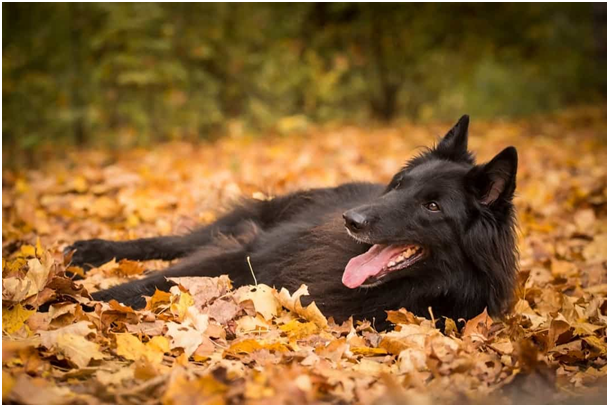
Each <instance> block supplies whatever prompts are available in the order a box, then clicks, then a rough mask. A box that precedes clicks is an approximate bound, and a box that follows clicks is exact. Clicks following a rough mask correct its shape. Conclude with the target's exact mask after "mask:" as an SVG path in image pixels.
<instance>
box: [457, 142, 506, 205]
mask: <svg viewBox="0 0 609 407" xmlns="http://www.w3.org/2000/svg"><path fill="white" fill-rule="evenodd" d="M517 170H518V153H517V151H516V149H515V148H514V147H508V148H506V149H504V150H503V151H502V152H500V153H499V154H497V155H496V156H495V157H494V158H493V159H492V160H491V161H489V162H488V163H486V164H483V165H478V166H476V167H474V168H472V169H471V170H470V172H469V173H468V174H467V181H468V182H467V184H468V186H469V187H470V188H471V189H472V190H473V192H474V194H475V195H476V197H477V198H478V201H479V202H480V203H481V204H482V205H485V206H492V205H493V204H494V203H495V202H497V201H501V200H505V201H511V200H512V198H513V196H514V190H515V189H516V172H517Z"/></svg>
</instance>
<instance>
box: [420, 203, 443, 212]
mask: <svg viewBox="0 0 609 407" xmlns="http://www.w3.org/2000/svg"><path fill="white" fill-rule="evenodd" d="M423 206H425V208H427V210H430V211H432V212H439V211H440V205H438V204H437V203H435V202H427V203H426V204H425V205H423Z"/></svg>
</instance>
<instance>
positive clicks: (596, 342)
mask: <svg viewBox="0 0 609 407" xmlns="http://www.w3.org/2000/svg"><path fill="white" fill-rule="evenodd" d="M583 339H584V341H586V343H587V344H588V345H590V346H592V347H593V348H596V349H598V350H600V351H601V353H602V354H603V355H606V354H607V342H605V341H604V340H602V339H601V338H599V337H598V336H586V337H585V338H583Z"/></svg>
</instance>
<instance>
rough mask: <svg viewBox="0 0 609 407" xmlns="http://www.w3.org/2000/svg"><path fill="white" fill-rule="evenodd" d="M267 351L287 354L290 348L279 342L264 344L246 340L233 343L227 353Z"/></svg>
mask: <svg viewBox="0 0 609 407" xmlns="http://www.w3.org/2000/svg"><path fill="white" fill-rule="evenodd" d="M261 349H266V350H269V351H271V352H287V351H289V349H288V347H287V346H286V345H284V344H282V343H279V342H273V343H264V342H262V341H258V340H255V339H246V340H244V341H241V342H237V343H233V344H232V345H231V346H230V348H228V349H227V350H226V351H225V354H228V355H238V354H243V353H245V354H249V353H251V352H254V351H256V350H261Z"/></svg>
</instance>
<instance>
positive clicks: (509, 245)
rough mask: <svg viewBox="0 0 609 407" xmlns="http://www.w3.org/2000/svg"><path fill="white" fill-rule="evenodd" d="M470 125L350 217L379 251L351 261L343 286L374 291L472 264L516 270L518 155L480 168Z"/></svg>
mask: <svg viewBox="0 0 609 407" xmlns="http://www.w3.org/2000/svg"><path fill="white" fill-rule="evenodd" d="M468 125H469V117H468V116H463V117H462V118H461V119H460V120H459V121H458V122H457V124H456V125H455V126H454V127H453V128H452V129H451V130H450V131H449V132H448V133H447V134H446V136H444V138H443V139H442V140H441V141H440V142H439V143H438V145H437V146H435V147H434V148H432V149H429V150H426V151H425V152H424V153H423V154H421V155H419V156H417V157H415V158H414V159H412V160H411V161H409V162H408V163H407V164H406V166H405V167H404V168H402V169H401V170H400V171H399V172H398V173H397V174H396V175H395V176H394V177H393V179H392V180H391V182H390V183H389V185H388V186H387V188H386V190H385V192H384V193H383V195H381V196H380V197H378V198H377V199H375V200H374V201H372V202H369V203H368V204H366V205H363V206H359V207H356V208H353V209H351V210H349V211H347V212H345V213H344V214H343V217H344V219H345V227H346V229H347V232H348V233H349V234H350V235H351V236H352V237H353V238H355V239H356V240H358V241H360V242H363V243H367V244H370V245H372V246H371V247H370V249H369V250H368V251H367V252H365V253H364V254H362V255H360V256H357V257H354V258H352V259H351V261H350V262H349V264H348V265H347V267H346V268H345V271H344V274H343V284H344V285H346V286H347V287H350V288H356V287H374V286H378V285H381V284H384V283H387V282H389V281H392V280H396V279H399V278H403V277H407V276H416V275H424V274H425V273H433V272H435V270H436V269H442V270H450V269H451V267H456V268H458V267H462V265H463V264H464V263H467V262H470V263H471V262H472V261H473V262H477V263H488V264H476V265H475V267H479V268H481V269H482V271H483V272H485V273H488V272H489V271H487V270H486V269H488V268H492V267H495V264H494V263H495V262H494V261H493V260H492V258H493V256H496V258H497V261H498V263H502V262H503V263H510V264H503V265H501V264H499V266H500V267H503V268H506V267H515V266H514V264H513V263H514V261H512V259H513V258H514V257H515V255H514V252H515V249H514V242H513V240H514V238H513V212H514V210H513V206H512V198H513V195H514V190H515V188H516V169H517V165H518V156H517V153H516V149H515V148H514V147H508V148H506V149H505V150H503V151H501V152H500V153H499V154H497V155H496V156H495V157H494V158H493V159H492V160H491V161H489V162H488V163H485V164H481V165H475V163H474V157H473V154H472V153H471V152H469V151H468V149H467V137H468ZM476 251H477V252H476ZM501 251H504V252H505V253H500V252H501ZM479 252H482V253H479ZM502 256H503V258H502ZM506 257H507V260H506V259H505V258H506ZM470 263H467V264H470ZM507 272H513V270H508V271H507Z"/></svg>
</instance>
